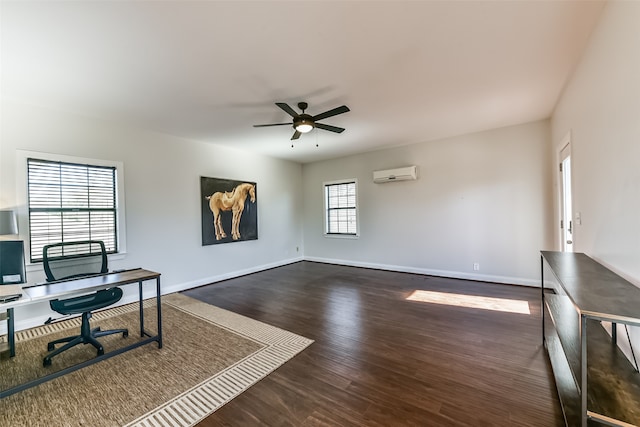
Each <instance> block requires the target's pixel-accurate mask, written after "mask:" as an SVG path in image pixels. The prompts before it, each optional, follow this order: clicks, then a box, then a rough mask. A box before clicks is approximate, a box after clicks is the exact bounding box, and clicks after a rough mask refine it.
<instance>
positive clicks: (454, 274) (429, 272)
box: [304, 256, 540, 288]
mask: <svg viewBox="0 0 640 427" xmlns="http://www.w3.org/2000/svg"><path fill="white" fill-rule="evenodd" d="M304 261H313V262H322V263H325V264H336V265H346V266H349V267H363V268H372V269H374V270H386V271H397V272H399V273H413V274H423V275H425V276H438V277H448V278H452V279H465V280H476V281H481V282H492V283H502V284H507V285H522V286H531V287H537V288H539V287H540V280H539V279H525V278H522V277H509V276H493V275H488V274H470V273H464V272H460V271H449V270H433V269H429V268H419V267H409V266H404V265H390V264H377V263H370V262H359V261H346V260H342V259H332V258H321V257H308V256H305V257H304Z"/></svg>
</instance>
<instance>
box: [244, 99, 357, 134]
mask: <svg viewBox="0 0 640 427" xmlns="http://www.w3.org/2000/svg"><path fill="white" fill-rule="evenodd" d="M276 105H277V106H278V107H280V108H281V109H282V110H283V111H284V112H285V113H287V114H289V115H290V116H291V117H293V122H291V123H271V124H266V125H253V127H254V128H259V127H266V126H284V125H293V128H294V129H295V132H294V133H293V136H292V137H291V139H292V140H294V139H298V138H300V135H302V134H303V133H307V132H311V130H313V128H318V129H323V130H328V131H331V132H336V133H342V132H344V128H339V127H337V126H331V125H325V124H324V123H317V121H318V120H322V119H326V118H327V117H333V116H337V115H338V114H342V113H346V112H348V111H351V110H349V107H347V106H346V105H343V106H340V107H337V108H334V109H332V110H329V111H325V112H324V113H320V114H317V115H315V116H312V115H310V114H306V113H305V112H304V111H305V110H306V109H307V107H308V106H309V105H308V104H307V103H306V102H298V108H299V109H301V110H302V113H300V114H298V113H296V111H295V110H294V109H293V108H291V107H289V105H288V104H286V103H284V102H276Z"/></svg>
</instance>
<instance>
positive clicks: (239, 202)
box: [205, 182, 256, 240]
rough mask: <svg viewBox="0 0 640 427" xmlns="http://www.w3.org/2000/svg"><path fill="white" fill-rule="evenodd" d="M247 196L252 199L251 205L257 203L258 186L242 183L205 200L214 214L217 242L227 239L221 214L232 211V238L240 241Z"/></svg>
mask: <svg viewBox="0 0 640 427" xmlns="http://www.w3.org/2000/svg"><path fill="white" fill-rule="evenodd" d="M247 196H249V197H250V200H251V203H255V202H256V186H255V184H249V183H246V182H245V183H242V184H239V185H237V186H236V187H234V188H233V190H231V191H217V192H215V193H213V194H212V195H211V196H206V197H205V198H206V199H207V200H208V201H209V209H211V212H212V213H213V227H214V229H215V235H216V240H222V239H224V238H225V237H227V234H226V233H225V232H224V228H223V227H222V220H221V218H220V216H221V215H220V214H221V212H228V211H231V212H232V214H233V216H232V220H231V238H232V239H233V240H240V237H241V236H240V219H241V218H242V212H244V207H245V202H246V200H247Z"/></svg>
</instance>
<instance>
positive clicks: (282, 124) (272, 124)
mask: <svg viewBox="0 0 640 427" xmlns="http://www.w3.org/2000/svg"><path fill="white" fill-rule="evenodd" d="M284 125H289V126H291V125H293V123H269V124H266V125H253V127H254V128H263V127H267V126H284Z"/></svg>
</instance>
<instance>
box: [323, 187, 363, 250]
mask: <svg viewBox="0 0 640 427" xmlns="http://www.w3.org/2000/svg"><path fill="white" fill-rule="evenodd" d="M352 182H353V183H354V184H355V186H356V206H355V208H356V234H346V233H345V234H341V233H338V234H336V233H331V234H330V233H327V228H328V226H329V225H328V221H327V220H328V219H329V218H328V217H327V186H329V185H336V184H351V183H352ZM358 199H359V195H358V178H349V179H338V180H334V181H325V182H323V183H322V206H323V211H322V222H323V225H322V230H323V231H322V234H323V236H324V237H328V238H332V239H335V238H338V239H357V238H359V237H360V208H359V204H360V203H359V200H358Z"/></svg>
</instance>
